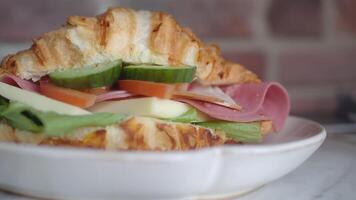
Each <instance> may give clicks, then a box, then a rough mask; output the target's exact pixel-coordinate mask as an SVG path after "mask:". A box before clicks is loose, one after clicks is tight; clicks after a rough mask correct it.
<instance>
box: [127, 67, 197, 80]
mask: <svg viewBox="0 0 356 200" xmlns="http://www.w3.org/2000/svg"><path fill="white" fill-rule="evenodd" d="M195 70H196V67H191V66H174V67H173V66H158V65H149V64H142V65H129V66H126V67H123V69H122V78H123V79H129V80H142V81H152V82H160V83H190V82H192V81H193V79H194V76H195Z"/></svg>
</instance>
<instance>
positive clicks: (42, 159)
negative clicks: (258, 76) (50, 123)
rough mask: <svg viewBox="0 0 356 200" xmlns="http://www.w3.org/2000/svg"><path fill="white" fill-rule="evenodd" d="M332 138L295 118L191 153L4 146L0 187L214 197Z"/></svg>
mask: <svg viewBox="0 0 356 200" xmlns="http://www.w3.org/2000/svg"><path fill="white" fill-rule="evenodd" d="M325 137H326V133H325V130H324V128H323V127H322V126H320V125H319V124H317V123H315V122H312V121H309V120H305V119H301V118H296V117H289V119H288V121H287V124H286V126H285V128H284V129H283V131H281V132H280V133H278V134H272V135H269V136H267V138H265V140H264V141H263V143H262V144H256V145H230V146H223V147H215V148H207V149H203V150H197V151H187V152H105V151H96V150H84V149H68V148H55V147H35V146H26V145H16V144H6V143H2V144H0V188H3V189H5V190H9V191H12V192H16V193H21V194H25V195H29V196H34V197H43V198H49V199H73V200H74V199H75V200H79V199H83V200H84V199H85V200H91V199H100V200H104V199H183V198H184V199H186V198H189V199H202V198H203V199H206V198H208V199H209V198H210V199H216V198H224V197H227V196H230V195H236V194H241V193H244V192H247V191H250V190H253V189H255V188H258V187H260V186H262V185H264V184H267V183H269V182H271V181H273V180H276V179H278V178H280V177H282V176H284V175H286V174H287V173H289V172H291V171H292V170H294V169H295V168H296V167H298V166H299V165H301V164H302V163H303V162H304V161H305V160H306V159H307V158H308V157H310V156H311V154H312V153H313V152H314V151H315V150H316V149H318V147H319V146H320V145H321V144H322V142H323V141H324V139H325Z"/></svg>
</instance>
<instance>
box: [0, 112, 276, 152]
mask: <svg viewBox="0 0 356 200" xmlns="http://www.w3.org/2000/svg"><path fill="white" fill-rule="evenodd" d="M0 129H1V132H0V142H18V143H29V144H35V145H51V146H72V147H87V148H98V149H108V150H160V151H165V150H188V149H199V148H204V147H209V146H215V145H222V144H226V143H236V141H232V140H230V139H228V138H227V137H225V134H224V133H220V132H216V131H214V130H211V129H207V128H203V127H200V126H195V125H192V124H183V123H171V122H165V121H161V120H157V119H153V118H146V117H131V118H129V119H127V120H125V121H123V122H121V123H119V124H113V125H111V126H107V127H86V128H81V129H78V130H75V131H72V132H70V133H67V134H63V135H62V136H60V137H54V136H45V135H44V134H36V133H31V132H26V131H19V130H16V129H14V128H12V127H11V126H9V125H7V124H6V122H0ZM271 130H272V122H271V121H262V122H261V132H262V133H263V134H266V133H268V132H270V131H271Z"/></svg>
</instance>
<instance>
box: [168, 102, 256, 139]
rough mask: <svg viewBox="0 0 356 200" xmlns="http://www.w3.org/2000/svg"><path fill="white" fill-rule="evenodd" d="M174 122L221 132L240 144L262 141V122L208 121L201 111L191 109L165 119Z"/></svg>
mask: <svg viewBox="0 0 356 200" xmlns="http://www.w3.org/2000/svg"><path fill="white" fill-rule="evenodd" d="M165 120H167V121H172V122H181V123H191V124H196V125H199V126H202V127H205V128H210V129H213V130H219V131H221V132H223V133H225V135H226V136H227V137H229V138H231V139H233V140H236V141H240V142H260V141H261V140H262V134H261V123H260V122H228V121H218V120H217V121H206V120H204V119H203V118H202V117H200V116H199V111H198V110H197V109H195V108H191V109H190V110H188V111H187V112H185V113H183V114H182V115H180V116H178V117H176V118H172V119H165Z"/></svg>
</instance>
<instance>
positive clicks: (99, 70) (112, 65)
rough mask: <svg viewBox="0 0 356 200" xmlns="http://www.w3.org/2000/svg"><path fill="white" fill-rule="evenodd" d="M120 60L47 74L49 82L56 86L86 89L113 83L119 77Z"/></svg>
mask: <svg viewBox="0 0 356 200" xmlns="http://www.w3.org/2000/svg"><path fill="white" fill-rule="evenodd" d="M121 68H122V61H121V60H116V61H112V62H106V63H100V64H96V65H92V66H88V67H84V68H78V69H68V70H64V71H57V72H53V73H50V74H49V78H50V80H51V82H53V83H54V84H56V85H58V86H62V87H66V88H73V89H86V88H97V87H103V86H108V85H112V84H114V83H115V82H116V81H117V80H118V79H119V77H120V72H121Z"/></svg>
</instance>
